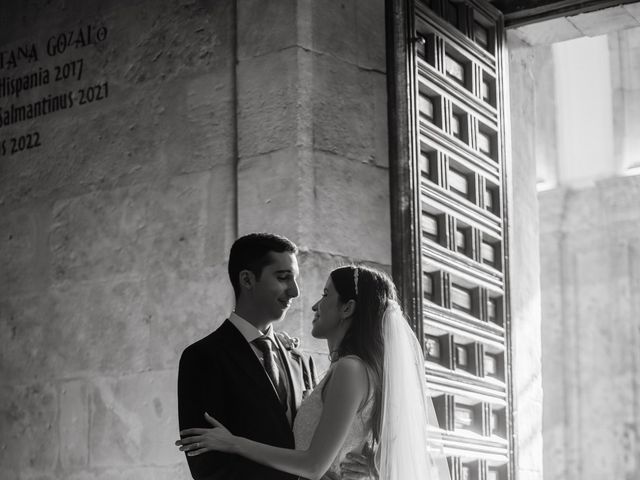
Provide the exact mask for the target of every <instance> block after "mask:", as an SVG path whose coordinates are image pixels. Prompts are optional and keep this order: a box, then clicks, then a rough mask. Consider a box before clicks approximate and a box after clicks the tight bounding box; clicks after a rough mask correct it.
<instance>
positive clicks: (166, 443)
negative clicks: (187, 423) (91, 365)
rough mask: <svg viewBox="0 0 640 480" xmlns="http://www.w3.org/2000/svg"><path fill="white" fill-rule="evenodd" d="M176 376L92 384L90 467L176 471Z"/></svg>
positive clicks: (179, 457) (96, 380)
mask: <svg viewBox="0 0 640 480" xmlns="http://www.w3.org/2000/svg"><path fill="white" fill-rule="evenodd" d="M176 382H177V371H176V370H165V371H150V372H145V373H141V374H137V375H130V376H124V377H120V378H117V379H116V378H106V377H94V378H93V379H92V380H91V400H90V402H91V419H90V431H89V449H90V465H91V467H118V466H143V465H153V466H156V467H158V466H167V467H169V466H175V465H177V464H178V463H180V462H182V461H184V454H182V453H181V452H179V451H178V449H177V448H176V447H175V445H174V444H173V441H174V439H177V435H178V431H179V429H178V417H177V414H176V412H177V411H178V404H177V395H176Z"/></svg>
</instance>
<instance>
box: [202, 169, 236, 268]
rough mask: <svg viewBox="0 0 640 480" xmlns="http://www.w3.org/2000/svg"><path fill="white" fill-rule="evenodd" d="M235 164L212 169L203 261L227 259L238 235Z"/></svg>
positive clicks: (207, 263)
mask: <svg viewBox="0 0 640 480" xmlns="http://www.w3.org/2000/svg"><path fill="white" fill-rule="evenodd" d="M237 181H238V180H237V172H236V165H235V164H234V165H233V166H224V167H217V168H215V169H213V170H212V171H211V178H210V181H209V187H208V197H207V207H206V214H207V218H206V233H205V235H206V238H205V260H204V265H207V266H215V265H218V264H220V263H223V262H226V261H227V260H228V258H229V251H230V250H231V245H232V244H233V242H234V241H235V239H236V237H237V231H236V229H237V226H236V222H237V217H238V212H237V205H238V200H237V198H236V188H237Z"/></svg>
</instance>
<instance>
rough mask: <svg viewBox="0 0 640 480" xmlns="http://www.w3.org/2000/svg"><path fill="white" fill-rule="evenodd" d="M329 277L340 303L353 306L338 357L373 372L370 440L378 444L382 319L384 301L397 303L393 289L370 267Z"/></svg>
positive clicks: (343, 269)
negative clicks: (351, 359) (358, 360)
mask: <svg viewBox="0 0 640 480" xmlns="http://www.w3.org/2000/svg"><path fill="white" fill-rule="evenodd" d="M356 269H357V272H356ZM330 276H331V281H332V282H333V286H334V287H335V289H336V291H337V292H338V297H339V300H340V302H342V303H346V302H348V301H349V300H355V302H356V307H355V311H354V313H353V317H352V320H351V325H350V327H349V330H347V332H346V333H345V335H344V338H343V339H342V341H341V342H340V345H339V346H338V349H337V357H338V358H341V357H344V356H346V355H357V356H358V357H360V358H361V359H362V360H363V361H364V362H365V363H366V364H367V365H368V366H369V367H370V369H371V370H372V373H373V375H374V377H375V378H374V383H375V385H374V388H375V392H374V395H375V399H374V406H373V417H372V420H373V436H374V439H375V440H376V441H377V440H378V437H379V434H380V416H381V403H382V399H381V397H382V366H383V362H384V343H383V341H382V319H383V317H384V312H385V310H386V308H387V301H388V300H395V301H397V293H396V287H395V285H394V284H393V282H392V281H391V278H389V276H388V275H387V274H386V273H384V272H381V271H379V270H376V269H374V268H370V267H364V266H355V265H349V266H346V267H340V268H337V269H336V270H334V271H332V272H331V274H330ZM356 282H357V287H356ZM356 288H357V292H356Z"/></svg>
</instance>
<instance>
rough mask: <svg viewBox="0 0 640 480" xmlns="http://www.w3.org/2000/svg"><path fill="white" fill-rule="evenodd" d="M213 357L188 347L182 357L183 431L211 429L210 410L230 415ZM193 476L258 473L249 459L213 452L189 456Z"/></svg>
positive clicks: (229, 478)
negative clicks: (245, 460) (252, 468)
mask: <svg viewBox="0 0 640 480" xmlns="http://www.w3.org/2000/svg"><path fill="white" fill-rule="evenodd" d="M211 364H212V359H211V358H206V359H205V358H203V357H202V356H200V355H198V352H197V351H194V349H191V348H187V349H186V350H185V351H184V352H183V354H182V357H181V358H180V366H179V369H178V417H179V423H180V430H184V429H186V428H194V427H201V428H208V427H210V425H209V424H208V423H207V422H206V420H205V419H204V413H205V412H207V413H209V414H210V415H213V416H214V417H216V418H221V419H222V418H228V415H229V409H228V406H227V405H226V403H227V402H225V394H224V392H223V391H221V388H222V385H224V379H223V378H222V374H221V372H219V371H218V370H217V369H216V368H215V365H213V366H212V365H211ZM186 458H187V461H188V463H189V470H191V476H192V477H193V478H194V479H196V480H213V479H225V480H235V479H237V480H244V479H249V478H253V476H254V473H255V472H251V471H250V470H248V469H247V465H246V462H243V461H242V459H241V458H240V457H238V456H235V455H229V454H226V453H219V452H210V453H207V454H205V455H199V456H197V457H189V456H187V457H186Z"/></svg>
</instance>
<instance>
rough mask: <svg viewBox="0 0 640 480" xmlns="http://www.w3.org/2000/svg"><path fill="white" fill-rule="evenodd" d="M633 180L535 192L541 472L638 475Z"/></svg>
mask: <svg viewBox="0 0 640 480" xmlns="http://www.w3.org/2000/svg"><path fill="white" fill-rule="evenodd" d="M638 205H640V177H638V176H633V177H621V178H616V179H609V180H604V181H600V182H598V183H597V184H596V185H595V186H593V187H590V188H586V189H582V190H570V189H562V188H561V189H556V190H552V191H548V192H544V193H542V194H541V195H540V206H541V208H540V224H541V225H542V232H541V252H542V255H541V258H542V285H543V287H542V300H543V302H542V312H543V318H544V323H543V344H542V345H543V358H544V363H543V378H544V387H545V406H547V405H548V406H549V408H545V417H544V435H545V437H544V438H545V478H546V479H549V480H560V479H562V480H573V479H576V480H577V479H600V478H620V479H629V480H631V479H635V478H638V473H639V472H640V435H639V434H640V432H639V428H640V427H639V426H640V413H639V412H640V379H639V377H638V371H639V369H640V294H639V292H640V210H639V209H638Z"/></svg>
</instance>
